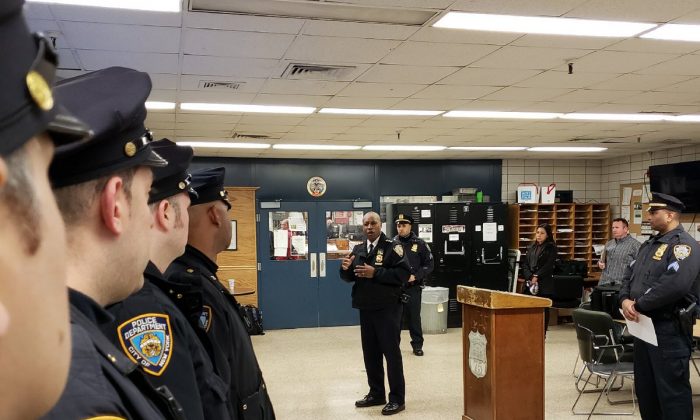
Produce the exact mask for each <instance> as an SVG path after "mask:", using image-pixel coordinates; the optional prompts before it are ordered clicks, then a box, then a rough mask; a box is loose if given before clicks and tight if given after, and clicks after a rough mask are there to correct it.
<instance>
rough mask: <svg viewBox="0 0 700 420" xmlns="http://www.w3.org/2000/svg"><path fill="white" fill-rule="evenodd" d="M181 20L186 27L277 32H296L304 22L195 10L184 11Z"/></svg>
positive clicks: (300, 20) (302, 20) (301, 20)
mask: <svg viewBox="0 0 700 420" xmlns="http://www.w3.org/2000/svg"><path fill="white" fill-rule="evenodd" d="M183 21H184V25H185V27H187V28H201V29H223V30H230V31H247V32H266V33H279V34H298V33H299V31H300V30H301V28H302V26H304V22H305V20H304V19H292V18H276V17H267V16H249V15H234V14H227V13H195V12H188V13H185V15H184V17H183Z"/></svg>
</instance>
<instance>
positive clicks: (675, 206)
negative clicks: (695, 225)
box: [649, 192, 685, 213]
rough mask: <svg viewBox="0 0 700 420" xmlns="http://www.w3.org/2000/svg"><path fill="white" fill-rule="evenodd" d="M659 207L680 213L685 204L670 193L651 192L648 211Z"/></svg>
mask: <svg viewBox="0 0 700 420" xmlns="http://www.w3.org/2000/svg"><path fill="white" fill-rule="evenodd" d="M659 209H661V210H668V211H674V212H677V213H680V212H682V211H683V210H685V204H683V202H682V201H681V200H679V199H677V198H676V197H674V196H672V195H668V194H663V193H657V192H652V193H651V201H650V202H649V211H654V210H659Z"/></svg>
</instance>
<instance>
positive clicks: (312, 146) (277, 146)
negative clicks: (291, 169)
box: [272, 144, 361, 151]
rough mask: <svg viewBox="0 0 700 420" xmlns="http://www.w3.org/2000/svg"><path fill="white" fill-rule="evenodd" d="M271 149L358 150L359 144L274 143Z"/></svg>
mask: <svg viewBox="0 0 700 420" xmlns="http://www.w3.org/2000/svg"><path fill="white" fill-rule="evenodd" d="M272 148H273V149H280V150H319V151H321V150H336V151H341V150H360V149H361V147H360V146H350V145H339V144H275V145H274V146H272Z"/></svg>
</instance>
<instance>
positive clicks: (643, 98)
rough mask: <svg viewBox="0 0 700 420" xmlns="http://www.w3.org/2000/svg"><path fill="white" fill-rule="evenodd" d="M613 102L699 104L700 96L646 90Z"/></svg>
mask: <svg viewBox="0 0 700 420" xmlns="http://www.w3.org/2000/svg"><path fill="white" fill-rule="evenodd" d="M612 102H615V103H622V104H649V105H699V104H700V97H698V95H697V94H694V93H681V92H673V93H671V92H645V93H642V94H639V95H633V96H627V97H625V98H620V99H618V100H614V101H612Z"/></svg>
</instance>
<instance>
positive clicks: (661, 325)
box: [620, 193, 700, 420]
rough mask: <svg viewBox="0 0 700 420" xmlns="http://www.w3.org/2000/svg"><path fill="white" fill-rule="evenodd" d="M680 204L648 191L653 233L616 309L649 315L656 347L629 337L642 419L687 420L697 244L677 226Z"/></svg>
mask: <svg viewBox="0 0 700 420" xmlns="http://www.w3.org/2000/svg"><path fill="white" fill-rule="evenodd" d="M683 208H684V205H683V203H682V202H681V201H680V200H678V199H677V198H676V197H673V196H670V195H666V194H660V193H652V200H651V202H650V203H649V215H648V216H647V219H648V220H649V222H650V223H651V227H652V228H653V229H654V230H656V231H658V232H659V233H658V234H657V235H655V236H652V237H651V238H649V240H647V241H646V242H644V244H642V247H641V248H640V249H639V253H638V254H637V258H636V260H634V261H632V263H631V264H630V268H629V269H628V270H627V272H626V274H625V277H624V280H623V283H622V290H621V291H620V306H621V307H622V310H623V314H624V316H625V318H626V319H627V320H628V321H639V315H640V314H644V315H646V316H649V317H650V318H651V319H652V321H653V323H654V329H655V331H656V337H657V340H658V346H654V345H652V344H649V343H647V342H645V341H642V340H640V339H637V338H635V340H634V382H635V388H636V393H637V399H638V400H639V411H640V412H641V414H642V418H644V419H674V420H682V419H692V418H693V403H692V400H691V398H692V397H691V388H690V379H689V378H690V376H689V375H690V372H689V358H690V351H691V339H692V324H693V321H694V319H693V318H694V317H693V313H694V312H695V311H694V308H695V305H696V304H697V302H698V298H699V295H700V246H699V245H698V243H697V242H696V241H695V239H693V238H692V237H691V236H690V235H689V234H688V233H687V232H685V231H684V230H683V227H682V226H681V225H680V212H681V211H682V210H683Z"/></svg>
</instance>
